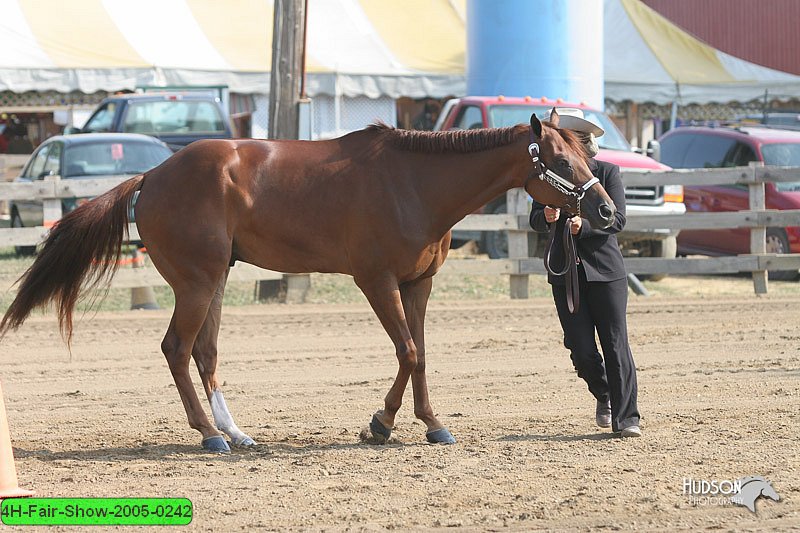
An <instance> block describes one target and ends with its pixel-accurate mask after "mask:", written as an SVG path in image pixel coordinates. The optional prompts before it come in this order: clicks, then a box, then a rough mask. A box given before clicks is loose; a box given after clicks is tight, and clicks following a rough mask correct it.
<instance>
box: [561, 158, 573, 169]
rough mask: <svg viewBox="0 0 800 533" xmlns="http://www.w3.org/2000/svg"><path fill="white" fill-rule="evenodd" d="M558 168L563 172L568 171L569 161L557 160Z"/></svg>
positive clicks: (569, 167)
mask: <svg viewBox="0 0 800 533" xmlns="http://www.w3.org/2000/svg"><path fill="white" fill-rule="evenodd" d="M558 166H559V167H560V168H563V169H564V170H570V169H571V168H572V167H571V166H570V164H569V161H568V160H566V159H559V161H558Z"/></svg>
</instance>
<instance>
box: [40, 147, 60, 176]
mask: <svg viewBox="0 0 800 533" xmlns="http://www.w3.org/2000/svg"><path fill="white" fill-rule="evenodd" d="M42 172H44V173H45V174H49V175H55V174H61V143H60V142H54V143H52V144H51V145H50V150H48V151H47V157H46V158H45V163H44V170H42Z"/></svg>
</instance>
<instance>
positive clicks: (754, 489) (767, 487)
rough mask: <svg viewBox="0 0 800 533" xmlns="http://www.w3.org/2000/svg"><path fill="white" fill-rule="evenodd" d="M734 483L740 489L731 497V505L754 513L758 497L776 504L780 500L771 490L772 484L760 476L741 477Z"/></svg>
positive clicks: (772, 489)
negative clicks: (741, 506) (768, 499)
mask: <svg viewBox="0 0 800 533" xmlns="http://www.w3.org/2000/svg"><path fill="white" fill-rule="evenodd" d="M736 483H737V484H738V485H739V486H740V487H741V489H739V492H738V493H737V494H734V495H733V496H731V498H730V500H731V503H735V504H736V505H743V506H745V507H747V508H748V509H750V511H752V512H754V513H755V512H756V500H757V499H758V498H759V497H761V496H764V497H765V498H770V499H772V500H775V501H776V502H777V501H778V500H780V499H781V497H780V496H778V493H777V492H775V489H774V488H772V484H771V483H770V482H769V481H767V480H766V479H764V478H763V477H761V476H751V477H743V478H741V479H739V480H737V482H736Z"/></svg>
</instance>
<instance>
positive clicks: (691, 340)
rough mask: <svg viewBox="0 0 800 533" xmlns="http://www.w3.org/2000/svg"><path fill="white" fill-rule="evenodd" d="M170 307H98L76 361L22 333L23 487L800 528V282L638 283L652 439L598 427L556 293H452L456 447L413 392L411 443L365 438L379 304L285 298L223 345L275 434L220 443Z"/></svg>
mask: <svg viewBox="0 0 800 533" xmlns="http://www.w3.org/2000/svg"><path fill="white" fill-rule="evenodd" d="M168 321H169V312H168V311H166V310H162V311H138V312H136V311H131V312H119V313H100V314H98V315H96V316H93V317H89V318H85V319H84V320H82V321H81V322H80V323H79V324H78V327H77V330H76V333H75V339H74V345H73V350H72V355H71V357H70V355H69V354H68V352H67V350H66V349H65V347H64V345H63V344H62V342H61V340H60V338H59V336H58V332H57V327H56V324H55V321H54V319H53V318H52V317H48V316H37V317H33V318H31V319H30V320H29V321H28V322H27V323H26V324H25V325H24V326H23V327H22V328H21V330H20V331H18V332H16V333H12V334H9V335H8V336H7V337H6V338H5V339H4V340H3V342H2V345H1V346H2V349H1V351H0V365H2V366H1V368H2V376H1V377H2V379H3V388H4V392H5V399H6V406H7V410H8V416H9V421H10V426H11V432H12V440H13V445H14V451H15V455H16V465H17V472H18V476H19V478H20V485H22V486H24V487H27V488H32V489H35V490H36V491H37V493H38V495H39V496H49V497H56V496H59V497H128V496H141V497H187V498H189V499H191V500H192V502H193V504H194V520H193V522H192V524H191V525H190V526H187V527H188V529H191V530H201V531H249V530H257V529H262V530H280V531H285V530H357V531H360V530H380V529H400V530H423V529H424V530H430V529H439V528H441V529H442V530H444V529H445V528H450V527H459V528H462V529H466V530H480V531H487V530H488V531H499V530H538V529H545V530H559V531H560V530H587V529H591V530H620V529H621V530H657V531H675V530H695V529H715V530H723V531H725V530H736V531H750V530H753V531H774V530H790V529H797V528H800V445H799V444H798V443H800V330H798V325H800V295H797V294H789V295H783V296H781V295H770V296H767V297H760V298H759V297H755V296H753V295H749V296H748V295H745V296H726V295H715V296H714V297H712V298H700V297H696V296H689V297H686V296H683V297H681V296H674V295H667V296H662V297H658V298H649V299H644V298H635V299H634V298H632V300H631V304H630V309H629V326H630V339H631V344H632V347H633V350H634V357H635V359H636V362H637V368H638V376H639V391H640V393H639V405H640V409H641V412H642V414H643V421H642V425H643V430H644V437H643V438H641V439H626V440H622V439H619V438H614V437H613V436H612V435H611V434H610V432H609V431H607V430H601V429H599V428H597V427H595V425H594V401H593V399H592V398H591V397H590V395H589V393H588V392H587V391H586V389H585V386H584V385H583V384H582V382H579V381H578V379H577V377H576V376H575V374H574V372H573V370H572V368H571V363H570V360H569V357H568V354H567V352H566V350H565V349H564V348H563V347H562V345H561V336H560V329H559V325H558V323H557V320H556V317H555V313H554V310H553V306H552V302H551V301H550V300H549V299H548V298H545V297H539V298H534V299H531V300H527V301H511V300H507V299H506V300H502V299H495V300H448V301H434V302H432V303H431V306H430V310H429V313H428V323H427V342H428V372H429V374H428V376H429V384H430V389H431V398H432V402H433V405H434V408H435V410H436V411H437V413H438V414H439V416H440V419H441V420H442V421H443V422H445V423H446V424H447V425H448V427H449V428H450V430H451V431H452V432H453V434H454V435H455V437H456V439H458V443H457V444H455V445H453V446H441V445H429V444H426V443H425V442H424V425H422V424H421V423H418V422H416V421H415V419H414V417H413V410H412V407H411V404H412V401H411V391H410V390H409V391H408V392H407V393H406V403H405V405H404V406H403V409H402V410H401V411H400V413H399V415H398V418H397V427H396V429H395V432H394V437H395V440H394V441H392V442H390V443H389V444H387V445H382V446H378V445H372V444H366V443H362V442H360V441H359V437H358V435H359V432H360V430H361V429H362V427H364V426H366V424H367V423H368V421H369V419H370V417H371V415H372V413H373V412H374V411H375V410H376V409H378V408H380V407H382V403H383V397H384V395H385V393H386V392H387V390H388V388H389V386H390V384H391V382H392V379H393V376H394V374H395V372H396V364H395V359H394V355H393V350H392V348H391V345H390V343H389V340H388V337H387V336H386V335H385V333H384V332H383V330H382V329H381V327H380V325H379V324H378V321H377V319H376V318H375V317H374V316H373V314H372V312H371V311H370V309H369V307H368V306H367V305H366V304H365V303H352V304H327V305H324V304H323V305H318V304H305V305H278V304H273V305H262V306H246V307H234V308H230V309H227V310H226V311H225V314H224V316H223V324H222V333H221V341H220V353H221V356H220V357H221V367H220V368H221V370H220V372H221V377H222V378H223V379H224V380H225V386H224V390H225V393H226V399H227V403H228V405H229V406H230V408H231V411H232V413H233V415H234V418H235V419H236V421H237V423H238V425H239V426H240V427H241V428H242V430H243V431H245V432H246V433H248V434H250V435H251V436H253V437H254V438H255V439H256V441H258V443H259V445H258V446H257V447H255V448H254V449H248V450H241V449H234V451H233V453H231V454H230V455H227V456H221V455H213V454H208V453H204V452H203V451H202V450H201V449H200V447H199V444H200V438H199V434H198V433H197V432H195V431H194V430H191V429H190V428H189V427H188V425H187V423H186V420H185V415H184V411H183V407H182V405H181V402H180V399H179V398H178V394H177V391H176V389H175V387H174V385H173V384H172V379H171V376H170V373H169V370H168V369H167V366H166V362H165V361H164V358H163V356H162V355H161V353H160V351H159V343H160V339H161V337H162V335H163V331H164V330H165V328H166V326H167V323H168ZM195 382H196V383H199V380H198V378H197V377H196V375H195ZM409 388H410V387H409ZM201 397H202V394H201ZM755 475H758V476H764V477H765V478H766V479H768V480H769V481H771V482H772V484H773V486H774V488H775V490H776V491H777V493H778V494H779V495H780V497H781V500H780V501H777V502H776V501H772V500H767V499H764V498H762V499H760V500H758V503H757V513H755V514H754V513H751V512H750V511H749V510H748V509H746V508H744V507H739V506H722V505H717V504H713V503H709V502H701V504H699V505H694V504H693V503H692V502H691V501H689V498H688V497H687V496H686V495H685V494H684V493H683V480H684V478H693V479H695V480H712V479H716V480H723V479H738V478H741V477H745V476H755ZM63 529H65V530H66V529H67V528H63ZM95 531H96V530H95Z"/></svg>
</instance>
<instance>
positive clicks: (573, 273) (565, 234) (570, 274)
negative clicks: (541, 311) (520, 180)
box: [544, 221, 581, 315]
mask: <svg viewBox="0 0 800 533" xmlns="http://www.w3.org/2000/svg"><path fill="white" fill-rule="evenodd" d="M557 226H558V221H556V222H554V223H553V225H552V226H551V227H550V239H549V240H548V241H547V247H546V248H545V251H544V268H545V269H546V270H547V271H548V272H549V273H550V274H552V275H554V276H565V281H566V284H567V308H568V309H569V312H570V313H571V314H573V315H574V314H575V313H577V312H578V309H579V308H580V303H581V301H580V300H581V296H580V283H579V281H578V262H579V259H578V251H577V248H576V246H575V237H573V235H572V233H570V231H569V225H568V224H567V223H566V221H564V230H563V231H562V233H561V242H562V245H563V248H564V269H563V270H561V271H560V272H557V271H556V270H555V269H553V267H552V266H551V258H552V251H553V242H554V241H555V239H556V231H557V230H556V227H557Z"/></svg>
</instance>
